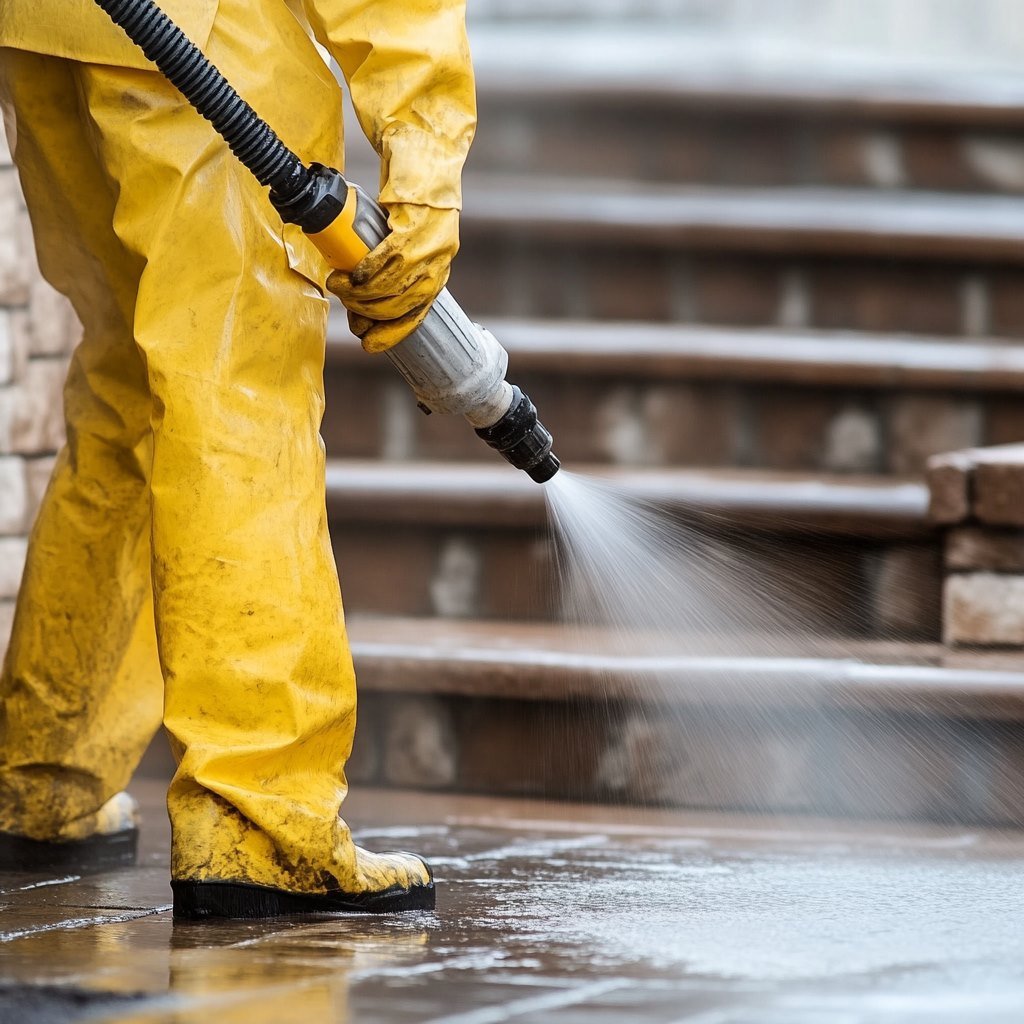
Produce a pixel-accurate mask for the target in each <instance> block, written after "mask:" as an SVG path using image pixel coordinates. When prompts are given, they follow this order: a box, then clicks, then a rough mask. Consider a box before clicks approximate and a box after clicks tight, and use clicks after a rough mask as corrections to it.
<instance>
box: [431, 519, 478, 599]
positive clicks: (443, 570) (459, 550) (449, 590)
mask: <svg viewBox="0 0 1024 1024" xmlns="http://www.w3.org/2000/svg"><path fill="white" fill-rule="evenodd" d="M482 571H483V559H482V557H481V553H480V547H479V545H478V544H477V543H476V542H475V540H472V539H470V538H468V537H465V536H461V535H457V534H456V535H452V536H449V537H447V538H446V539H445V540H444V542H443V543H442V544H441V546H440V548H439V550H438V552H437V562H436V564H435V566H434V571H433V573H432V574H431V578H430V601H431V604H432V605H433V611H434V614H435V615H440V616H441V617H443V618H446V619H468V618H472V617H473V615H474V614H475V613H476V611H477V609H478V608H479V606H480V576H481V573H482Z"/></svg>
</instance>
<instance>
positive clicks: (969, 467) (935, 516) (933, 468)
mask: <svg viewBox="0 0 1024 1024" xmlns="http://www.w3.org/2000/svg"><path fill="white" fill-rule="evenodd" d="M973 468H974V453H973V452H970V451H966V452H948V453H946V454H944V455H935V456H932V458H930V459H929V460H928V462H927V464H926V472H925V479H926V480H927V482H928V494H929V505H928V516H929V518H930V519H931V520H932V522H934V523H939V524H941V525H950V524H952V523H962V522H963V521H964V520H965V519H967V518H969V517H970V514H971V495H970V490H969V486H970V478H971V473H972V471H973Z"/></svg>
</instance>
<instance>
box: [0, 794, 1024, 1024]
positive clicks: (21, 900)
mask: <svg viewBox="0 0 1024 1024" xmlns="http://www.w3.org/2000/svg"><path fill="white" fill-rule="evenodd" d="M140 795H141V796H143V798H144V800H145V804H146V805H147V806H148V808H149V813H148V815H147V820H148V821H149V822H150V828H149V829H148V832H147V834H146V837H145V843H146V845H145V850H144V856H143V862H142V865H141V866H140V867H138V868H136V869H134V870H132V871H124V872H117V873H112V874H108V875H103V876H98V877H96V878H92V879H74V878H66V879H46V878H43V877H41V876H16V875H2V876H0V904H2V914H0V940H2V942H0V1021H3V1022H7V1021H11V1022H14V1021H18V1022H22V1021H32V1022H36V1021H38V1022H49V1021H67V1020H102V1021H118V1022H129V1021H131V1022H140V1024H142V1022H145V1024H155V1022H168V1024H170V1022H182V1024H184V1022H200V1021H203V1022H205V1021H217V1022H218V1024H234V1022H236V1021H238V1022H242V1021H244V1022H246V1024H262V1022H264V1021H265V1022H268V1024H269V1022H275V1024H277V1022H287V1021H302V1022H304V1024H307V1022H308V1024H314V1022H343V1021H374V1022H386V1021H395V1022H405V1021H410V1022H411V1021H417V1022H425V1021H430V1022H434V1024H440V1022H444V1024H491V1022H495V1024H498V1022H502V1021H514V1022H517V1024H540V1022H547V1021H554V1022H562V1024H577V1022H580V1024H582V1022H594V1021H597V1022H600V1021H609V1022H611V1021H615V1022H621V1021H634V1020H635V1021H650V1022H665V1024H669V1022H691V1024H755V1022H756V1024H762V1022H763V1024H805V1022H819V1021H821V1022H834V1024H862V1022H863V1024H868V1022H870V1024H897V1022H898V1024H911V1022H913V1024H918V1022H921V1024H924V1022H926V1021H927V1022H950V1024H952V1022H956V1024H961V1022H975V1021H985V1022H988V1021H995V1022H1003V1021H1006V1022H1010V1021H1013V1022H1018V1021H1020V1020H1021V1019H1022V1018H1024V948H1022V947H1024V930H1022V928H1021V918H1022V911H1024V888H1022V886H1021V871H1022V867H1024V836H1021V835H1016V834H1013V835H1005V834H996V833H985V832H978V831H969V830H955V829H953V830H950V829H921V828H913V829H909V830H905V831H904V830H899V829H897V828H896V827H893V826H875V827H856V826H850V825H839V826H837V825H829V824H823V825H817V826H815V824H814V823H810V822H789V823H780V822H778V821H767V820H764V819H757V818H739V817H736V816H730V817H726V816H708V815H704V816H695V815H686V814H679V813H674V812H673V813H669V812H657V811H630V810H623V809H603V808H594V807H574V806H569V805H552V804H546V805H545V804H540V803H527V802H524V801H500V800H493V799H483V798H455V797H448V796H424V795H422V794H395V793H372V792H363V793H361V794H356V795H355V796H354V797H353V798H352V799H351V801H350V803H349V804H348V805H346V806H347V812H348V814H349V817H350V819H351V820H352V821H353V822H354V823H357V824H358V823H364V827H363V828H362V829H361V830H360V832H359V834H360V836H361V838H362V840H363V841H364V842H365V843H366V844H367V845H369V846H371V847H375V848H378V849H385V848H396V847H397V848H406V849H415V850H417V851H419V852H422V853H424V854H425V855H428V856H429V858H430V859H431V861H432V862H433V864H434V867H435V871H436V874H437V876H438V879H439V885H440V888H439V908H438V911H437V912H436V913H424V914H413V915H406V916H402V917H393V918H366V917H355V916H353V917H342V918H339V917H335V918H320V919H316V918H310V919H305V920H301V921H290V922H280V921H279V922H261V923H256V924H245V923H238V924H236V923H222V924H216V925H209V924H191V925H178V926H173V925H172V923H171V920H170V914H169V911H168V905H169V903H170V890H169V887H168V884H167V867H166V864H167V853H166V829H165V827H164V825H163V823H162V807H161V794H160V792H159V791H158V790H157V789H144V790H142V791H141V793H140Z"/></svg>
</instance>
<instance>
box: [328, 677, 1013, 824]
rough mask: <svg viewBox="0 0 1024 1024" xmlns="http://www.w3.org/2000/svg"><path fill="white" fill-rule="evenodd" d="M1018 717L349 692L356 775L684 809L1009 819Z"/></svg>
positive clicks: (351, 775)
mask: <svg viewBox="0 0 1024 1024" xmlns="http://www.w3.org/2000/svg"><path fill="white" fill-rule="evenodd" d="M1022 750H1024V726H1021V725H1019V724H1016V723H1009V724H997V723H978V722H974V721H971V722H964V721H959V720H957V719H939V718H932V717H928V716H925V715H909V714H889V715H882V714H870V715H869V714H861V713H856V712H850V713H842V712H836V711H831V712H824V711H813V710H808V711H807V712H806V713H800V712H792V713H779V712H767V713H758V712H755V711H750V712H748V713H747V714H744V713H742V712H730V713H729V714H723V713H722V712H716V711H715V710H714V709H711V708H707V709H699V708H698V709H694V708H687V709H686V710H685V711H684V710H680V709H676V708H672V707H667V706H664V705H660V704H648V705H639V706H638V705H636V704H632V705H630V706H624V705H621V704H618V703H614V702H613V703H603V702H598V701H584V702H582V703H581V702H574V703H572V704H569V703H565V702H559V701H536V702H530V701H515V700H494V699H479V698H465V697H461V698H460V697H419V696H415V697H414V696H408V695H403V694H380V693H364V694H363V696H362V697H361V700H360V721H359V732H358V734H357V737H356V746H355V752H354V756H353V760H352V762H351V764H350V768H349V773H348V774H349V778H350V779H351V780H352V781H353V782H356V783H360V784H366V783H371V782H372V783H377V784H383V785H394V786H413V787H419V788H428V789H436V790H455V791H460V792H479V793H492V794H496V795H503V796H509V795H516V796H542V797H548V798H553V799H572V800H596V801H602V802H605V801H613V802H625V803H631V804H636V803H639V804H655V805H667V806H675V807H687V808H715V809H728V810H745V811H764V812H777V813H805V812H806V813H813V814H823V815H829V816H836V817H841V816H852V817H858V818H865V817H870V818H895V819H901V820H924V821H956V822H965V823H972V824H984V825H993V826H1000V825H1011V824H1012V825H1017V826H1019V825H1020V824H1021V823H1024V798H1022V794H1024V756H1022V753H1021V751H1022Z"/></svg>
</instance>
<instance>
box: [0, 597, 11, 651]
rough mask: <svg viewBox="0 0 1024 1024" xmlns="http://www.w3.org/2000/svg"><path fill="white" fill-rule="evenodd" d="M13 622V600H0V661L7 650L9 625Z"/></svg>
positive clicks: (9, 632) (9, 634) (9, 633)
mask: <svg viewBox="0 0 1024 1024" xmlns="http://www.w3.org/2000/svg"><path fill="white" fill-rule="evenodd" d="M13 622H14V601H11V600H0V661H2V660H3V656H4V652H5V651H6V650H7V641H8V640H9V639H10V636H11V625H12V624H13Z"/></svg>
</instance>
